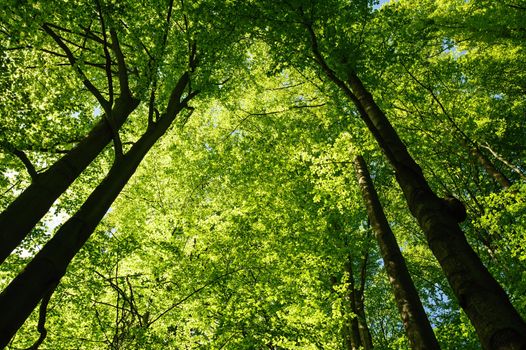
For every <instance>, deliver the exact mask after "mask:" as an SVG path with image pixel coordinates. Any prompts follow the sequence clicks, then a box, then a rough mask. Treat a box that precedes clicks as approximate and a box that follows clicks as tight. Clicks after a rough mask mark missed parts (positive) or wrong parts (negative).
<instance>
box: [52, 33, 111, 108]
mask: <svg viewBox="0 0 526 350" xmlns="http://www.w3.org/2000/svg"><path fill="white" fill-rule="evenodd" d="M42 29H44V31H45V32H46V33H47V34H49V35H50V36H51V37H52V38H53V40H54V41H55V42H56V43H57V44H58V46H60V48H61V49H62V50H63V51H64V53H65V54H66V56H67V57H68V61H69V63H70V64H71V66H72V67H73V68H74V69H75V70H76V71H77V73H78V74H79V75H80V77H81V79H82V83H83V84H84V86H85V87H86V88H87V89H88V90H89V91H90V92H91V93H92V94H93V96H95V98H96V99H97V101H99V103H100V104H101V106H103V107H104V106H107V104H108V101H106V100H105V99H104V97H102V94H101V93H100V91H99V90H98V89H97V88H96V87H95V85H93V84H92V83H91V81H90V80H89V79H88V77H87V76H86V75H85V74H84V72H83V71H82V69H81V68H80V66H79V65H78V64H77V59H76V58H75V56H73V53H72V52H71V50H70V49H69V47H68V46H67V45H66V44H65V43H64V41H63V40H62V38H60V37H59V36H58V35H57V34H56V33H55V32H54V31H53V30H52V29H51V26H50V25H49V23H44V24H43V25H42Z"/></svg>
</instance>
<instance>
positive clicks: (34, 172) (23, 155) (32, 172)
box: [0, 141, 38, 181]
mask: <svg viewBox="0 0 526 350" xmlns="http://www.w3.org/2000/svg"><path fill="white" fill-rule="evenodd" d="M0 145H1V146H3V147H4V148H5V149H6V150H7V151H9V152H10V153H11V154H13V155H14V156H16V157H17V158H18V159H19V160H20V161H21V162H22V163H23V164H24V166H25V167H26V170H27V172H28V173H29V176H31V180H32V181H35V180H36V178H37V177H38V172H37V170H36V169H35V166H34V165H33V163H31V160H30V159H29V157H28V156H27V154H26V153H25V152H24V151H22V150H19V149H17V148H16V147H15V146H13V145H11V144H9V143H8V142H6V141H2V142H0Z"/></svg>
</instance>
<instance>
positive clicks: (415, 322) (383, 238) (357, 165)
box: [354, 156, 440, 349]
mask: <svg viewBox="0 0 526 350" xmlns="http://www.w3.org/2000/svg"><path fill="white" fill-rule="evenodd" d="M354 169H355V172H356V178H357V179H358V183H359V185H360V190H361V192H362V197H363V199H364V202H365V206H366V209H367V215H368V217H369V221H370V223H371V226H372V228H373V232H374V234H375V237H376V240H377V242H378V246H379V247H380V253H381V255H382V259H383V261H384V266H385V270H386V272H387V275H388V277H389V283H390V284H391V286H392V288H393V292H394V295H395V300H396V304H397V306H398V311H399V312H400V316H401V317H402V322H403V324H404V328H405V331H406V333H407V337H408V339H409V342H410V344H411V348H412V349H440V346H439V344H438V341H437V339H436V337H435V334H434V333H433V329H432V327H431V324H430V323H429V320H428V318H427V315H426V313H425V311H424V307H423V306H422V302H421V301H420V298H419V296H418V292H417V290H416V288H415V286H414V284H413V280H412V279H411V276H410V275H409V271H408V270H407V266H406V264H405V260H404V257H403V256H402V253H401V252H400V248H399V246H398V243H397V242H396V238H395V236H394V234H393V232H392V231H391V228H390V226H389V223H388V221H387V218H386V217H385V213H384V211H383V208H382V205H381V203H380V200H379V199H378V195H377V193H376V190H375V188H374V185H373V182H372V180H371V177H370V175H369V171H368V169H367V165H366V163H365V160H364V159H363V157H362V156H357V157H356V158H355V160H354Z"/></svg>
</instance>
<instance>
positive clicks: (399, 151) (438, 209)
mask: <svg viewBox="0 0 526 350" xmlns="http://www.w3.org/2000/svg"><path fill="white" fill-rule="evenodd" d="M304 26H305V28H306V30H307V32H308V35H309V37H310V40H311V49H312V53H313V56H314V60H315V61H316V63H317V64H318V65H319V66H320V68H321V69H322V70H323V72H324V74H325V75H326V76H327V77H328V78H329V79H330V80H331V81H332V82H333V83H334V84H335V85H336V86H337V87H338V88H339V89H340V90H341V91H342V92H343V93H344V94H345V95H346V97H347V98H349V100H350V101H351V102H352V103H353V104H354V105H355V107H356V109H357V110H358V112H359V115H360V117H361V119H362V120H363V121H364V123H365V124H366V125H367V128H368V129H369V131H370V132H371V134H372V135H373V136H374V138H375V139H376V142H378V144H379V146H380V148H381V149H382V151H383V153H384V154H385V156H386V157H387V159H388V160H389V162H390V163H391V165H392V167H393V168H394V170H395V174H396V179H397V182H398V184H399V185H400V187H401V188H402V191H403V193H404V196H405V198H406V202H407V204H408V207H409V210H410V211H411V214H413V216H414V217H415V218H416V219H417V221H418V224H419V226H420V228H421V229H422V231H423V232H424V234H425V237H426V240H427V243H428V245H429V248H430V249H431V251H432V252H433V255H434V256H435V257H436V258H437V260H438V262H439V264H440V266H441V267H442V270H443V271H444V274H445V275H446V278H447V280H448V282H449V284H450V286H451V288H452V289H453V292H454V293H455V296H456V297H457V299H458V302H459V305H460V306H461V307H462V308H463V309H464V311H465V312H466V314H467V316H468V317H469V319H470V321H471V323H472V324H473V326H474V328H475V330H476V331H477V335H478V337H479V339H480V341H481V343H482V346H483V347H484V349H491V350H515V349H524V348H526V323H525V322H524V320H523V319H522V318H521V316H520V315H519V313H518V312H517V310H515V308H514V307H513V305H512V304H511V302H510V300H509V298H508V296H507V294H506V292H505V291H504V289H502V287H501V286H500V284H499V283H498V282H497V281H496V280H495V279H494V278H493V276H492V275H491V274H490V273H489V271H488V270H487V269H486V267H485V266H484V264H482V261H481V260H480V258H479V257H478V256H477V254H476V253H475V252H474V251H473V249H472V248H471V246H470V245H469V244H468V242H467V240H466V237H465V236H464V233H463V232H462V230H461V229H460V227H459V222H461V221H463V220H464V219H465V207H464V205H463V204H462V203H460V201H458V200H451V199H443V198H439V197H438V196H437V195H436V194H435V193H434V192H433V190H432V189H431V188H430V187H429V184H428V183H427V180H426V178H425V177H424V174H423V172H422V169H421V168H420V166H418V164H417V163H416V162H415V160H414V159H413V157H412V156H411V155H410V154H409V152H408V151H407V149H406V147H405V145H404V143H403V142H402V140H401V139H400V137H399V136H398V134H397V133H396V131H395V130H394V128H393V126H392V125H391V123H390V122H389V120H388V119H387V117H386V116H385V114H384V112H383V111H382V110H381V109H380V107H379V106H378V105H377V104H376V102H375V101H374V99H373V97H372V95H371V94H370V93H369V91H368V90H367V89H366V88H365V86H364V85H363V83H362V81H361V80H360V78H359V77H358V75H357V74H356V73H355V72H354V71H353V68H352V67H349V69H348V74H347V77H346V78H345V80H342V79H341V78H340V77H338V75H337V73H336V72H335V71H334V70H333V69H331V67H329V66H328V64H327V62H326V61H325V59H324V57H323V56H322V55H321V53H320V50H319V46H318V41H317V38H316V34H315V32H314V29H313V28H312V24H311V23H310V22H308V21H305V22H304Z"/></svg>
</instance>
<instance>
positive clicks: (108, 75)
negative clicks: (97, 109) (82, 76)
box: [95, 0, 113, 115]
mask: <svg viewBox="0 0 526 350" xmlns="http://www.w3.org/2000/svg"><path fill="white" fill-rule="evenodd" d="M95 4H96V5H97V11H98V12H99V22H100V27H101V30H102V40H103V41H104V44H102V48H103V50H104V57H105V69H106V78H107V79H108V93H109V98H108V107H109V109H108V110H105V112H106V115H111V106H112V105H113V74H112V72H111V56H110V51H109V50H108V37H107V36H106V24H105V23H104V16H103V15H102V7H101V5H100V0H95ZM103 107H104V106H103Z"/></svg>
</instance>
